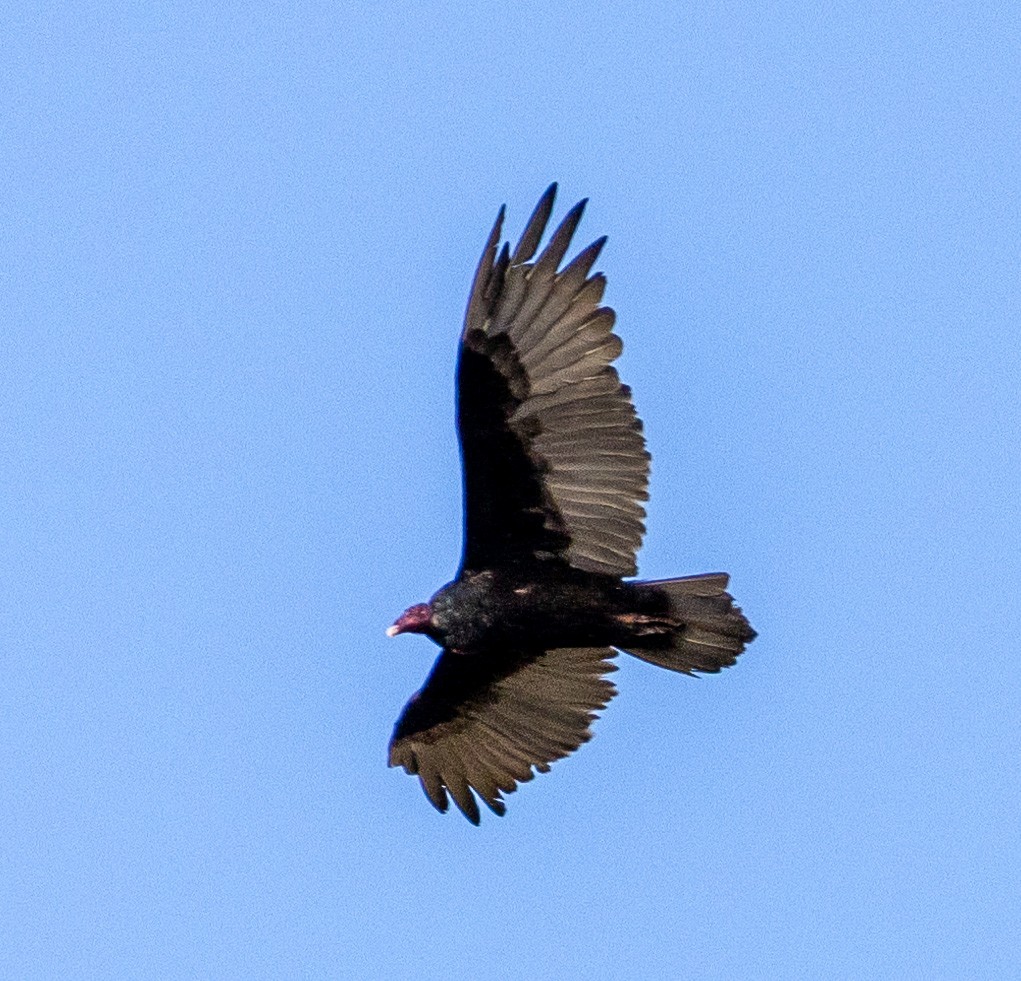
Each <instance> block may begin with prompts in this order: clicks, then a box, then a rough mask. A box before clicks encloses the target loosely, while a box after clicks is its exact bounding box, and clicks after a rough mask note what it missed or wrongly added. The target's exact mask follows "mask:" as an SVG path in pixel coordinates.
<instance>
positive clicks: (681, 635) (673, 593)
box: [625, 572, 755, 674]
mask: <svg viewBox="0 0 1021 981" xmlns="http://www.w3.org/2000/svg"><path fill="white" fill-rule="evenodd" d="M729 580H730V576H728V575H727V573H725V572H711V573H708V574H707V575H703V576H686V577H684V578H683V579H659V580H653V581H646V582H639V583H635V586H638V587H643V588H644V589H648V590H651V591H653V595H654V596H657V597H658V598H659V600H660V601H661V602H662V601H665V603H666V606H667V615H668V617H669V620H671V621H674V622H675V624H676V625H675V626H673V628H672V629H670V630H667V631H665V632H657V633H655V634H651V635H650V636H648V637H647V638H646V637H642V638H640V639H637V640H634V641H631V642H630V643H629V644H628V645H627V647H626V648H625V650H626V651H627V653H628V654H633V655H634V656H635V657H637V658H641V659H642V660H643V661H648V662H649V663H650V664H657V665H659V666H660V667H661V668H667V669H669V670H670V671H682V672H683V673H684V674H692V673H693V672H695V671H702V672H716V671H719V670H720V669H721V668H726V667H730V665H732V664H733V663H734V662H735V661H736V660H737V657H738V655H739V654H740V653H741V652H742V651H743V650H744V649H745V645H747V644H748V643H750V642H751V641H752V640H753V639H754V638H755V631H754V630H753V629H752V627H751V625H750V624H749V623H748V621H747V620H746V619H745V617H744V614H743V613H742V612H741V610H740V609H739V608H738V607H737V606H735V605H734V598H733V597H732V596H731V595H730V594H729V593H728V592H727V583H728V581H729ZM643 591H644V590H643Z"/></svg>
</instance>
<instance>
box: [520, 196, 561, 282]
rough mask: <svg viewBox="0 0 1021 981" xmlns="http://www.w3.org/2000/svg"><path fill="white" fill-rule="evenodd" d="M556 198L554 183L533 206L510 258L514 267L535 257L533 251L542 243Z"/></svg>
mask: <svg viewBox="0 0 1021 981" xmlns="http://www.w3.org/2000/svg"><path fill="white" fill-rule="evenodd" d="M556 196H557V184H556V181H554V182H553V183H552V184H550V186H549V187H547V188H546V190H545V192H544V193H543V195H542V197H541V198H539V203H538V204H537V205H536V206H535V210H534V211H533V212H532V217H531V218H529V219H528V224H527V225H526V226H525V230H524V231H523V232H522V233H521V238H520V239H519V240H518V244H517V245H516V246H515V248H514V255H513V256H511V261H512V262H513V263H514V264H515V265H517V264H518V263H521V262H528V260H529V259H531V258H532V256H533V255H535V250H536V249H537V248H538V247H539V243H540V242H541V241H542V234H543V232H545V231H546V224H547V223H548V222H549V218H550V215H551V214H553V201H554V200H555V199H556Z"/></svg>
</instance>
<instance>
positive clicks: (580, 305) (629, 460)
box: [387, 184, 755, 824]
mask: <svg viewBox="0 0 1021 981" xmlns="http://www.w3.org/2000/svg"><path fill="white" fill-rule="evenodd" d="M556 188H557V186H556V184H552V185H551V186H550V187H549V188H548V189H547V191H546V193H545V194H544V195H543V196H542V199H541V200H540V201H539V204H538V205H537V206H536V209H535V211H534V212H533V214H532V217H531V218H530V219H529V222H528V225H527V226H526V227H525V231H524V234H523V235H522V236H521V239H520V241H519V242H518V244H517V246H515V248H514V251H513V252H512V251H511V250H510V248H509V245H508V244H507V243H504V245H503V246H502V248H501V247H500V246H499V241H500V234H501V228H502V225H503V217H504V209H503V208H501V209H500V213H499V215H498V216H497V219H496V224H495V225H494V226H493V230H492V232H490V235H489V240H488V241H487V242H486V247H485V250H484V251H483V253H482V259H481V261H480V262H479V266H478V269H477V271H476V273H475V279H474V282H473V283H472V288H471V296H470V298H469V300H468V310H467V313H466V315H465V321H464V329H463V331H462V333H461V343H460V351H459V356H458V366H457V430H458V435H459V437H460V441H461V458H462V465H463V466H462V469H463V486H464V552H463V555H462V558H461V569H460V571H459V572H458V574H457V578H456V579H455V580H454V581H453V582H451V583H448V584H447V585H446V586H444V587H443V588H442V589H441V590H440V591H439V592H438V593H436V595H435V596H433V597H432V599H431V600H429V602H428V603H419V604H417V605H416V606H412V607H410V608H409V609H407V610H406V611H405V612H404V613H402V614H401V616H400V617H398V618H397V621H396V622H395V623H394V624H393V626H392V627H390V629H389V630H388V631H387V633H388V634H389V635H390V636H391V637H392V636H395V635H396V634H401V633H421V634H425V635H426V636H428V637H430V638H432V640H434V641H435V642H436V643H437V644H439V645H440V647H442V648H443V650H442V653H441V654H440V656H439V658H438V659H437V661H436V664H435V665H434V666H433V669H432V672H431V673H430V674H429V677H428V678H427V679H426V682H425V685H424V686H423V687H422V689H421V690H420V691H418V692H417V693H416V694H415V695H414V696H412V698H411V700H410V701H409V702H408V704H407V705H406V706H405V708H404V711H403V712H402V714H401V717H400V719H398V721H397V725H396V726H395V728H394V733H393V738H392V739H391V741H390V766H402V767H404V769H405V770H406V771H407V772H408V773H413V774H417V775H418V778H419V780H420V781H421V783H422V787H423V789H424V790H425V793H426V795H427V796H428V798H429V800H430V801H432V803H433V805H434V806H435V807H436V808H437V809H438V810H440V811H446V810H447V807H448V806H449V801H448V797H447V795H448V794H449V795H450V796H451V797H453V799H454V802H455V803H456V804H457V806H458V808H459V809H460V810H461V811H462V813H463V814H464V815H465V817H467V818H468V820H469V821H471V822H472V823H473V824H478V822H479V805H478V800H477V797H478V798H481V799H482V801H484V802H485V803H486V804H487V805H488V806H489V808H490V809H491V810H492V811H494V812H495V813H496V814H499V815H502V814H503V813H504V811H505V804H504V801H503V798H502V796H501V795H502V794H507V793H510V792H511V791H513V790H515V789H516V788H517V784H518V783H521V782H523V781H525V780H530V779H531V778H532V776H533V769H534V770H535V771H537V772H539V773H546V772H547V771H548V770H549V767H550V763H552V762H553V761H554V760H558V759H560V758H561V757H564V756H567V755H568V754H569V753H571V752H573V751H574V750H576V749H577V748H578V747H579V746H580V745H581V744H582V743H584V742H587V741H588V740H589V739H590V738H591V735H592V734H591V731H590V729H589V726H590V725H591V723H592V722H593V721H594V719H595V718H596V714H595V713H596V712H597V711H598V710H600V709H603V708H605V707H606V705H607V703H608V702H609V701H610V699H611V698H613V696H614V695H615V694H616V689H615V688H614V686H613V684H612V683H611V682H610V681H608V680H607V679H606V677H605V675H607V674H609V673H610V672H611V671H614V670H616V668H615V666H614V665H613V663H612V662H611V658H613V657H614V656H615V654H616V652H617V651H624V652H626V653H628V654H632V655H634V656H635V657H638V658H641V659H642V660H643V661H649V662H651V663H652V664H658V665H659V666H660V667H664V668H669V669H670V670H671V671H680V672H683V673H684V674H694V673H695V672H696V671H700V672H715V671H719V670H720V669H721V668H725V667H728V666H729V665H731V664H733V663H734V661H735V660H736V659H737V656H738V655H739V654H740V653H741V651H743V650H744V647H745V645H746V644H747V643H748V642H749V641H750V640H752V638H753V637H755V631H754V630H752V628H751V627H750V626H749V624H748V621H747V620H746V619H745V618H744V616H743V615H742V614H741V611H740V610H739V609H738V608H737V607H736V606H735V605H734V603H733V600H732V598H731V597H730V595H729V594H728V593H727V591H726V588H727V581H728V576H727V575H726V573H710V574H708V575H701V576H688V577H685V578H683V579H664V580H659V581H645V582H635V581H630V582H629V581H625V577H628V576H634V575H635V574H636V572H637V567H636V565H635V553H636V552H637V550H638V548H639V546H640V545H641V541H642V535H643V534H644V532H645V526H644V522H643V519H644V517H645V510H644V509H643V507H642V505H641V503H640V502H641V501H644V500H646V499H647V498H648V494H647V492H646V487H647V484H648V475H649V454H648V453H647V452H646V450H645V440H644V438H643V437H642V424H641V422H640V421H639V419H638V417H637V415H636V414H635V409H634V406H633V405H632V403H631V391H630V389H629V388H628V387H627V386H626V385H622V384H621V382H620V379H619V377H618V375H617V372H616V370H615V369H614V368H613V367H612V362H613V361H614V359H615V358H616V357H617V356H618V355H619V354H620V351H621V342H620V338H619V337H617V336H616V334H614V333H613V332H612V331H613V324H614V317H615V315H614V312H613V310H611V309H610V308H609V307H604V306H600V300H601V299H602V296H603V289H604V287H605V286H606V279H605V277H604V276H603V275H602V274H601V273H595V274H593V275H589V273H590V270H591V269H592V266H593V264H594V263H595V261H596V258H597V257H598V255H599V252H600V250H601V249H602V247H603V244H604V242H605V241H606V239H605V238H601V239H599V240H598V241H596V242H593V243H592V245H590V246H589V247H588V248H587V249H584V250H583V251H582V252H581V253H579V254H578V256H577V257H576V258H574V259H573V260H571V261H570V262H569V263H568V264H567V265H566V266H565V267H564V268H563V269H561V268H560V264H561V262H562V261H563V259H564V256H565V254H566V253H567V250H568V247H569V245H570V242H571V237H572V236H573V234H574V231H575V228H576V227H577V225H578V222H579V220H580V219H581V215H582V211H583V210H584V208H585V204H586V202H585V201H581V202H580V203H579V204H577V205H575V207H573V208H572V209H571V210H570V211H569V212H568V214H567V217H566V218H564V220H563V222H562V223H561V224H560V227H559V228H558V229H557V230H556V232H554V234H553V237H552V238H551V239H550V241H549V244H548V245H547V246H546V249H545V251H544V252H542V254H541V255H540V256H539V257H538V258H537V259H534V258H533V257H534V256H535V253H536V250H537V249H538V246H539V242H540V240H541V239H542V237H543V233H544V232H545V229H546V224H547V222H548V221H549V218H550V214H551V212H552V210H553V198H554V195H555V194H556Z"/></svg>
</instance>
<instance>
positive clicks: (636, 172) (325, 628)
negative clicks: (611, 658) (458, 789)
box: [0, 0, 1021, 979]
mask: <svg viewBox="0 0 1021 981" xmlns="http://www.w3.org/2000/svg"><path fill="white" fill-rule="evenodd" d="M0 20H2V36H3V39H4V40H3V46H2V50H0V78H2V100H0V114H2V118H0V152H2V158H0V162H2V167H0V181H2V191H0V243H2V262H0V316H2V328H0V658H2V660H0V672H2V673H0V936H2V942H0V977H2V978H4V979H7V978H11V979H34V978H47V979H53V978H61V979H70V978H131V979H147V978H152V979H164V978H210V979H214V978H215V979H234V978H239V979H241V978H265V979H279V978H324V979H325V978H352V979H362V978H383V979H387V978H395V979H402V978H409V979H410V978H424V979H433V978H436V979H440V978H451V979H461V978H509V979H526V978H527V979H536V978H538V979H543V978H570V977H585V978H606V979H610V978H682V977H683V978H728V979H730V978H863V977H868V978H910V977H917V978H977V977H981V978H1008V977H1018V976H1019V975H1021V943H1019V940H1018V937H1019V929H1021V926H1019V925H1021V899H1019V891H1021V887H1019V881H1021V780H1019V772H1021V725H1019V720H1021V694H1019V676H1021V672H1019V645H1021V533H1019V517H1021V508H1019V495H1021V462H1019V461H1021V454H1019V435H1021V425H1019V424H1021V412H1019V404H1021V400H1019V390H1021V356H1019V349H1021V345H1019V325H1021V289H1019V282H1021V214H1019V210H1021V209H1019V202H1021V162H1019V161H1021V95H1019V93H1021V56H1019V51H1021V7H1019V6H1018V5H1017V4H1016V3H1006V2H1005V3H979V4H969V5H955V4H942V3H937V4H933V3H895V4H890V3H839V2H838V3H832V4H818V3H815V2H812V3H809V2H804V3H765V4H764V3H761V2H737V3H728V4H712V5H694V6H692V5H690V4H680V3H674V2H659V3H644V4H629V3H620V2H618V3H614V4H591V5H586V4H577V3H564V4H557V5H553V4H538V3H527V4H507V3H493V2H489V0H482V2H479V3H475V4H471V5H469V6H468V7H464V6H463V5H460V6H459V5H455V4H440V3H435V2H425V3H419V4H396V3H391V4H382V3H366V4H360V5H354V4H343V3H335V2H331V3H309V2H304V0H294V2H291V3H288V4H262V5H239V4H212V5H210V4H200V3H190V4H189V3H180V2H172V3H167V4H159V5H149V4H138V3H133V4H120V3H110V2H109V0H104V2H103V3H77V4H50V5H47V4H25V3H19V2H15V3H13V4H7V5H6V6H5V10H4V12H3V14H0ZM551 180H558V181H560V182H561V199H560V202H559V204H558V209H557V215H558V216H560V215H562V214H563V213H564V211H565V210H566V208H567V207H568V206H569V205H570V204H571V203H573V202H574V201H575V200H577V199H579V198H581V197H585V196H587V197H590V198H591V204H590V206H589V210H588V213H587V215H586V218H585V220H584V222H583V224H582V229H581V233H580V236H579V239H578V242H579V244H586V243H587V242H589V241H591V240H592V239H594V238H596V237H597V236H599V235H602V234H604V233H605V234H608V235H609V237H610V239H609V244H608V246H607V248H606V250H605V251H604V253H603V257H602V259H601V260H600V263H599V266H600V268H602V269H603V270H604V271H605V272H606V273H607V275H608V277H609V289H608V293H607V299H608V301H609V302H610V303H612V304H613V305H614V306H615V307H616V309H617V311H618V315H619V317H618V330H619V333H620V334H621V336H622V337H623V339H624V341H625V352H624V355H623V357H622V359H621V371H622V375H623V377H624V379H625V381H627V382H628V383H629V384H631V385H632V386H633V388H634V392H635V400H636V403H637V406H638V409H639V412H640V413H641V415H642V417H643V419H644V420H645V424H646V431H647V435H648V438H649V442H650V448H651V450H652V453H653V474H652V500H651V502H650V505H649V519H648V530H649V534H648V540H647V545H646V547H645V549H644V551H643V552H642V554H641V556H640V567H641V573H642V574H643V575H644V576H646V577H650V578H652V577H665V576H670V575H680V574H685V573H695V572H704V571H710V570H727V571H729V572H731V574H732V576H733V580H732V588H733V591H734V593H735V594H736V596H737V598H738V600H739V602H740V603H741V605H742V606H743V607H744V609H745V610H746V612H747V613H748V615H749V617H750V618H751V620H752V622H753V623H754V625H755V626H756V627H757V628H758V630H759V632H760V637H759V639H758V640H756V641H755V643H754V644H753V645H752V647H751V648H750V650H749V651H748V653H747V654H746V655H745V656H744V657H743V658H742V659H741V661H740V662H739V664H738V666H736V667H735V668H733V669H731V670H729V671H727V672H725V673H723V674H722V675H719V676H715V677H709V678H704V679H702V680H692V679H688V678H685V677H681V676H677V675H671V674H668V673H666V672H662V671H657V670H656V669H654V668H652V667H650V666H648V665H644V664H641V663H638V662H634V661H632V662H628V663H622V664H621V670H620V672H619V673H618V674H617V675H616V680H617V682H618V684H619V687H620V690H621V694H620V696H619V697H618V699H617V700H616V701H615V702H614V703H612V704H611V706H610V707H609V709H608V710H607V712H606V714H605V716H604V718H603V719H601V720H600V722H599V723H598V724H597V726H596V738H595V740H594V741H593V742H592V743H591V744H589V745H588V746H586V747H584V748H583V749H582V750H581V751H580V752H579V753H578V754H577V755H576V756H574V757H572V758H570V759H569V760H566V761H564V762H561V763H558V764H556V765H555V766H554V767H553V770H552V772H551V773H550V774H549V775H547V776H544V777H540V778H538V779H536V780H535V781H533V782H532V783H530V784H528V785H526V786H524V787H522V788H521V790H520V791H519V792H518V793H516V794H514V795H513V796H512V797H510V798H509V801H508V803H509V813H508V815H507V817H505V818H504V819H502V820H501V819H498V818H496V817H494V816H491V815H488V813H487V814H486V815H484V816H483V824H482V826H481V827H480V828H478V829H476V828H473V827H471V826H470V825H469V824H468V823H467V822H466V821H464V820H463V819H462V818H461V817H460V816H459V815H457V814H452V815H447V816H441V815H439V814H437V813H436V812H434V811H433V809H432V808H431V807H430V806H429V804H428V802H427V801H426V799H425V798H424V796H423V795H422V794H421V792H420V790H419V788H418V786H417V783H416V782H415V781H414V780H413V779H411V778H409V777H407V776H405V775H404V774H403V773H401V772H398V771H393V770H388V769H387V768H386V765H385V763H386V744H387V740H388V738H389V735H390V730H391V726H392V724H393V721H394V719H395V718H396V716H397V714H398V712H399V711H400V708H401V706H402V704H403V702H404V701H405V699H406V698H407V697H408V696H409V695H410V694H411V692H412V691H413V690H414V689H415V688H417V687H418V685H419V684H420V683H421V682H422V679H423V678H424V677H425V674H426V672H427V670H428V668H429V666H430V664H431V662H432V659H433V656H434V653H435V649H434V647H433V646H432V644H431V643H430V642H428V641H427V640H425V639H423V638H419V637H411V638H408V637H404V638H400V639H399V640H394V641H388V640H387V638H386V637H385V636H384V634H383V631H384V629H385V628H386V626H387V625H388V624H389V623H391V621H392V620H393V618H394V617H395V616H396V614H398V613H399V612H400V611H401V610H402V609H403V608H404V607H405V606H407V605H409V604H410V603H413V602H417V601H419V600H423V599H426V598H428V596H429V595H430V594H431V593H432V592H433V591H434V590H435V589H436V588H438V587H439V586H440V585H441V584H442V583H444V582H445V581H446V580H447V579H449V578H450V577H451V575H452V574H453V573H454V571H455V569H456V566H457V562H458V558H459V552H460V520H461V515H460V500H459V494H460V475H459V463H458V457H457V448H456V443H455V439H454V430H453V424H452V423H453V369H454V357H455V345H456V339H457V335H458V331H459V327H460V322H461V317H462V314H463V310H464V304H465V300H466V297H467V291H468V286H469V283H470V278H471V274H472V271H473V269H474V266H475V263H476V261H477V259H478V255H479V253H480V251H481V248H482V245H483V242H484V240H485V236H486V233H487V232H488V230H489V228H490V225H491V223H492V220H493V218H494V216H495V214H496V211H497V208H498V207H499V205H500V204H501V203H503V202H505V201H506V202H507V204H508V207H509V217H508V231H509V232H510V234H512V235H517V234H518V233H519V232H520V230H521V228H522V226H523V223H524V221H525V220H526V219H527V216H528V214H529V212H530V211H531V208H532V206H533V205H534V204H535V201H536V199H537V198H538V196H539V194H540V193H541V192H542V190H543V189H544V188H545V187H546V185H547V184H548V183H549V182H550V181H551Z"/></svg>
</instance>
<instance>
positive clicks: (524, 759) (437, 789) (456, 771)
mask: <svg viewBox="0 0 1021 981" xmlns="http://www.w3.org/2000/svg"><path fill="white" fill-rule="evenodd" d="M613 656H614V651H613V650H611V649H610V648H595V647H572V648H557V649H554V650H551V651H537V652H535V653H534V654H532V655H525V656H523V655H521V654H519V653H515V654H511V653H510V652H499V653H498V652H493V653H485V654H479V653H475V654H456V653H453V652H452V651H448V650H445V651H443V653H442V654H441V655H440V656H439V658H438V659H437V661H436V664H435V666H434V667H433V670H432V672H431V673H430V675H429V677H428V679H427V680H426V683H425V685H424V686H423V687H422V689H421V690H420V691H419V692H417V693H416V694H415V695H413V696H412V698H411V701H409V702H408V704H407V705H406V706H405V707H404V711H403V712H402V713H401V717H400V718H399V719H398V720H397V725H396V727H395V728H394V734H393V738H392V739H391V740H390V766H403V767H404V769H405V770H406V771H407V772H408V773H417V774H418V779H419V780H420V781H421V783H422V788H423V789H424V790H425V793H426V795H427V796H428V798H429V800H431V801H432V803H433V805H434V806H435V807H436V808H437V809H438V810H440V811H446V809H447V807H448V806H449V802H448V800H447V793H448V792H449V793H450V795H451V797H453V798H454V802H455V803H456V804H457V806H458V808H460V810H461V812H462V813H463V814H464V816H465V817H467V818H468V820H469V821H471V822H472V823H473V824H478V823H479V805H478V802H477V801H476V799H475V796H474V795H473V793H472V791H474V792H475V793H476V794H478V795H479V797H481V798H482V800H483V801H485V803H486V804H487V805H488V806H489V808H490V809H491V810H492V811H493V812H494V813H496V814H501V815H502V814H503V813H504V811H505V809H506V808H505V805H504V802H503V799H502V797H501V796H500V795H501V793H505V794H509V793H511V792H512V791H513V790H516V789H517V784H518V783H523V782H524V781H526V780H531V779H532V777H533V776H534V774H533V772H532V768H533V767H534V768H535V769H536V770H537V771H538V772H539V773H546V772H547V771H548V770H549V764H550V763H552V762H553V761H554V760H558V759H560V758H561V757H564V756H567V755H568V754H569V753H571V752H573V751H574V750H576V749H577V748H578V747H579V746H580V745H581V744H582V743H584V742H587V741H588V740H589V739H591V738H592V733H591V731H590V730H589V726H590V724H591V723H592V722H593V720H594V719H595V718H596V716H595V712H596V711H597V710H599V709H602V708H605V707H606V705H607V703H608V702H609V701H610V699H611V698H613V696H614V695H615V694H616V693H617V690H616V688H614V686H613V684H612V683H611V682H610V681H607V680H606V679H605V678H604V677H603V675H605V674H607V673H609V672H611V671H615V670H616V667H615V665H613V664H612V663H611V662H610V661H609V658H611V657H613Z"/></svg>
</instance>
